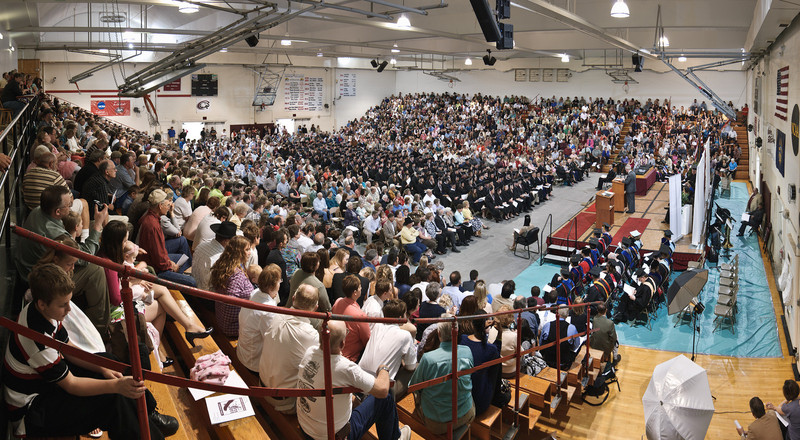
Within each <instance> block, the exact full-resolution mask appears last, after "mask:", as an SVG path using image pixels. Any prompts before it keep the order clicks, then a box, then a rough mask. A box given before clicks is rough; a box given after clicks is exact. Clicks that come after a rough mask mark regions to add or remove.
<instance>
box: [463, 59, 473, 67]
mask: <svg viewBox="0 0 800 440" xmlns="http://www.w3.org/2000/svg"><path fill="white" fill-rule="evenodd" d="M464 65H466V66H471V65H472V58H469V57H468V58H467V59H466V60H464Z"/></svg>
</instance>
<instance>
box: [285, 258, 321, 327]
mask: <svg viewBox="0 0 800 440" xmlns="http://www.w3.org/2000/svg"><path fill="white" fill-rule="evenodd" d="M318 267H319V255H317V253H316V252H306V253H304V254H303V255H302V256H301V257H300V269H299V270H297V271H296V272H295V273H294V275H292V278H291V281H290V282H289V300H288V301H286V307H291V306H292V298H293V297H294V292H295V291H297V288H298V287H300V285H303V284H306V285H309V286H311V287H314V288H315V289H317V292H318V293H317V295H318V296H319V301H318V302H319V308H318V309H317V311H318V312H323V313H324V312H330V311H331V302H330V299H329V298H328V290H327V289H326V288H325V285H324V284H322V281H321V280H320V279H319V278H317V276H316V275H314V274H315V273H316V271H317V268H318ZM315 321H317V320H312V321H311V322H312V324H314V326H315V327H316V326H317V325H318V322H317V323H315Z"/></svg>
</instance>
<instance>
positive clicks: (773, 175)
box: [747, 25, 800, 347]
mask: <svg viewBox="0 0 800 440" xmlns="http://www.w3.org/2000/svg"><path fill="white" fill-rule="evenodd" d="M784 45H785V48H784V49H783V50H782V51H781V50H780V49H774V50H772V51H771V52H770V53H768V54H767V55H766V56H765V57H764V58H763V59H762V60H761V61H760V62H759V63H758V65H757V66H756V67H755V68H754V69H751V70H749V71H748V73H747V101H748V105H749V106H750V107H751V108H752V107H753V99H754V98H753V87H754V86H753V84H754V82H755V78H756V77H761V84H762V87H761V94H762V99H761V100H760V102H761V105H760V107H761V108H760V109H759V113H758V114H756V113H755V112H754V111H751V112H750V117H749V119H750V121H749V123H751V124H753V125H754V126H755V127H756V130H754V132H753V133H751V134H750V141H751V148H750V157H751V159H750V175H751V178H752V179H753V181H755V180H756V175H755V166H756V165H755V163H756V160H755V158H756V156H758V157H759V158H760V160H761V170H762V171H761V172H762V173H763V178H764V182H765V183H766V185H767V186H768V187H769V189H770V192H771V194H772V209H771V215H772V227H773V231H774V245H773V258H774V261H775V266H776V268H777V270H778V271H779V272H780V270H781V267H782V264H783V262H784V259H786V260H788V261H789V268H790V271H791V273H792V277H793V281H792V285H790V286H789V287H790V288H791V291H792V294H791V297H790V298H788V301H787V302H786V319H787V324H788V327H789V331H790V335H791V339H792V345H793V346H794V347H798V346H800V306H799V305H798V300H800V292H798V290H800V248H797V247H796V246H792V243H798V242H800V239H799V238H798V235H800V234H799V232H800V224H798V223H800V221H798V212H800V211H799V208H798V203H797V201H796V200H795V201H794V202H790V201H789V198H788V187H789V184H794V185H797V186H798V187H800V154H798V155H795V154H794V150H793V148H792V141H791V135H792V127H791V115H792V109H793V107H794V106H795V105H797V104H800V81H798V74H800V59H798V58H797V56H795V54H797V53H798V51H800V27H798V26H797V25H795V26H794V27H792V28H789V29H787V30H786V31H785V32H784V34H783V35H782V36H781V37H780V38H779V39H778V41H776V43H775V44H774V45H773V47H775V48H780V47H781V46H784ZM781 52H782V53H781ZM785 66H789V112H788V120H787V121H783V120H782V119H780V118H778V117H776V116H775V104H776V95H777V87H776V83H777V71H778V69H780V68H782V67H785ZM770 126H771V127H773V132H774V131H775V130H781V131H782V132H784V133H786V156H785V161H786V162H785V164H786V165H785V175H781V173H780V172H779V171H778V169H777V167H776V165H775V145H774V143H771V142H768V138H767V131H768V128H769V127H770ZM794 128H795V130H797V127H794ZM757 136H760V137H761V138H762V139H763V140H764V144H763V145H764V146H763V147H762V148H761V149H760V150H759V149H757V148H755V144H754V140H755V138H756V137H757ZM779 190H780V194H778V191H779ZM781 207H782V209H783V210H784V211H788V212H789V218H788V219H787V218H784V216H783V215H782V213H781V212H778V211H779V208H781Z"/></svg>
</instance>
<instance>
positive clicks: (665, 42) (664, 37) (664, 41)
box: [658, 35, 669, 47]
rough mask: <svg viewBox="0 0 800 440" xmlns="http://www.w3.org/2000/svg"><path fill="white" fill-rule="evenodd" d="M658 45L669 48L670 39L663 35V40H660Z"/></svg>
mask: <svg viewBox="0 0 800 440" xmlns="http://www.w3.org/2000/svg"><path fill="white" fill-rule="evenodd" d="M658 44H660V45H661V46H662V47H669V38H667V36H666V35H662V36H661V38H659V39H658Z"/></svg>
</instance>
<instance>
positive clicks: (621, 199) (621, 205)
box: [609, 178, 625, 224]
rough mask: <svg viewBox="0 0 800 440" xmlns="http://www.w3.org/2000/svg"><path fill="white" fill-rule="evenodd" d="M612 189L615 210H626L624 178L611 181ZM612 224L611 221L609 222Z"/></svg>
mask: <svg viewBox="0 0 800 440" xmlns="http://www.w3.org/2000/svg"><path fill="white" fill-rule="evenodd" d="M611 191H612V192H613V193H614V210H615V211H617V212H624V211H625V183H624V181H623V180H622V179H619V178H617V179H614V180H612V181H611ZM609 224H611V223H609Z"/></svg>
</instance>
